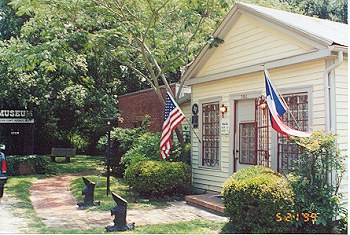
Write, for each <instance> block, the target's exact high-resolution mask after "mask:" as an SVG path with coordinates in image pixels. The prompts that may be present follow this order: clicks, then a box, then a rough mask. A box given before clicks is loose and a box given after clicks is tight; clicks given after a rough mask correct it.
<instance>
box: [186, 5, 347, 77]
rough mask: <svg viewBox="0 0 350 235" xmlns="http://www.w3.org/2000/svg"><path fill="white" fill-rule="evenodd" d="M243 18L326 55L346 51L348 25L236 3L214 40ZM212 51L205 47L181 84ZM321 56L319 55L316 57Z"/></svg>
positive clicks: (215, 33)
mask: <svg viewBox="0 0 350 235" xmlns="http://www.w3.org/2000/svg"><path fill="white" fill-rule="evenodd" d="M242 14H243V15H247V16H249V17H252V18H254V19H255V20H257V21H258V22H264V23H265V24H268V25H270V26H271V27H278V28H279V29H280V30H283V31H285V32H290V33H291V34H292V35H295V36H296V35H299V36H298V37H300V38H304V40H306V41H307V42H308V43H310V45H313V46H315V47H316V48H318V49H319V50H320V49H326V50H327V51H331V50H332V48H333V46H339V47H342V48H345V49H346V50H347V46H348V25H347V24H342V23H337V22H333V21H329V20H324V19H319V18H314V17H309V16H304V15H300V14H296V13H290V12H286V11H281V10H276V9H271V8H266V7H261V6H256V5H252V4H246V3H236V4H235V5H234V6H233V7H232V9H231V10H230V12H229V13H228V14H227V16H226V17H225V18H224V20H223V21H222V22H221V24H220V25H219V27H218V28H217V29H216V31H215V32H214V34H213V35H214V36H215V37H219V38H224V37H225V34H226V33H227V32H228V31H229V30H230V29H231V28H232V25H233V24H234V23H235V22H236V21H237V19H238V18H239V16H240V15H242ZM224 43H225V42H224ZM219 47H220V45H219ZM215 49H216V48H212V49H210V47H209V45H208V44H206V45H205V46H204V47H203V49H202V50H201V52H200V53H199V55H198V56H197V57H196V58H195V60H194V61H193V62H192V63H191V65H190V66H189V67H188V69H187V70H186V71H185V73H184V74H183V76H182V78H181V80H187V79H188V78H191V77H192V76H193V74H195V73H196V72H197V71H198V69H199V68H200V67H201V66H202V65H203V63H205V61H207V60H208V58H209V57H210V55H212V54H213V53H214V51H215ZM320 54H321V51H320V53H319V54H318V55H320ZM259 67H260V66H259ZM188 84H190V83H188Z"/></svg>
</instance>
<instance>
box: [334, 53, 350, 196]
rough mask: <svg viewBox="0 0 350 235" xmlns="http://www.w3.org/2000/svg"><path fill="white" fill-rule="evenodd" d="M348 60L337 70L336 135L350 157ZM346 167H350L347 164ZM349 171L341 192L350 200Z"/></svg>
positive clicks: (340, 145) (341, 146)
mask: <svg viewBox="0 0 350 235" xmlns="http://www.w3.org/2000/svg"><path fill="white" fill-rule="evenodd" d="M348 85H349V84H348V60H347V59H346V60H344V62H343V63H342V64H341V66H339V67H338V68H337V69H336V70H335V87H336V89H335V92H336V133H337V134H338V135H339V138H338V144H339V147H340V148H341V149H346V151H345V152H344V155H346V156H348V155H349V152H348V148H349V147H348V128H349V126H348V121H349V117H348ZM346 167H348V165H347V164H346ZM347 189H348V171H346V174H345V175H344V178H343V180H342V184H341V187H340V192H342V193H343V194H344V198H348V195H349V194H348V190H347Z"/></svg>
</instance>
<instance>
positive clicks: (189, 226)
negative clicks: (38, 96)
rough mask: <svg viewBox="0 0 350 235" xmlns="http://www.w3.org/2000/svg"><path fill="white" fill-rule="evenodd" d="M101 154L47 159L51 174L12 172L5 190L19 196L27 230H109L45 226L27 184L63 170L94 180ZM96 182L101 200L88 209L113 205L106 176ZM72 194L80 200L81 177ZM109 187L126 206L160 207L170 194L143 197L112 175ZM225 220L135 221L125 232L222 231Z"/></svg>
mask: <svg viewBox="0 0 350 235" xmlns="http://www.w3.org/2000/svg"><path fill="white" fill-rule="evenodd" d="M103 160H104V158H102V157H89V156H77V157H74V158H72V159H71V163H51V162H50V163H48V165H49V167H48V168H49V170H50V172H51V173H50V174H47V175H30V176H11V177H9V180H8V182H7V183H6V185H5V187H6V188H5V194H8V195H11V196H14V197H16V198H17V199H18V202H17V203H16V204H15V207H16V208H15V212H16V213H18V216H21V217H22V216H25V217H26V218H29V219H30V224H29V230H30V231H26V233H42V234H55V233H59V234H105V233H109V232H107V231H106V229H105V228H103V227H102V228H98V229H85V230H72V229H54V228H47V227H46V226H45V224H44V223H43V221H42V220H41V218H39V217H38V216H37V214H36V213H35V210H34V208H33V206H32V204H31V201H30V198H29V191H30V186H31V185H32V183H33V182H34V181H35V180H37V179H40V178H44V177H48V176H50V175H52V173H55V174H62V173H77V172H86V174H87V176H86V178H88V179H89V180H91V181H93V182H95V183H96V182H97V180H98V176H97V173H94V174H91V172H92V171H100V172H101V171H102V170H103V169H104V166H103ZM99 181H100V182H99V184H98V185H96V187H95V194H94V196H95V201H101V206H99V207H93V209H91V210H102V211H109V210H110V209H111V208H113V207H114V206H115V203H114V201H113V199H112V197H111V195H110V196H108V197H107V195H106V177H102V176H101V177H100V180H99ZM70 187H71V190H72V192H73V195H75V196H76V197H77V199H78V201H83V197H82V195H81V191H82V190H83V189H84V188H85V185H84V183H83V181H82V179H81V177H78V178H76V179H75V180H73V181H72V182H71V184H70ZM111 191H112V192H115V193H117V194H119V195H120V196H122V197H123V198H125V199H126V200H128V201H129V202H130V203H129V204H128V208H139V207H141V208H145V207H149V208H160V207H166V206H168V204H167V202H168V201H169V200H171V199H173V198H167V199H150V200H144V199H141V198H137V197H136V196H135V195H134V194H133V193H132V192H131V191H130V190H129V188H128V186H127V185H126V184H125V183H124V181H123V180H122V179H115V178H114V177H111ZM223 226H224V223H218V222H212V221H208V220H192V221H186V222H176V223H166V224H155V225H142V226H138V225H137V224H136V228H135V230H131V231H125V232H114V233H125V234H130V233H131V234H175V233H177V234H217V233H219V232H220V231H221V228H222V227H223Z"/></svg>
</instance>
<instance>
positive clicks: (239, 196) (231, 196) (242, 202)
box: [222, 166, 294, 233]
mask: <svg viewBox="0 0 350 235" xmlns="http://www.w3.org/2000/svg"><path fill="white" fill-rule="evenodd" d="M222 194H223V203H224V205H225V214H226V215H227V216H228V217H229V219H230V220H229V223H228V224H227V225H225V227H224V228H223V232H224V233H290V232H291V231H293V226H292V224H293V223H291V222H286V221H285V219H283V220H282V221H279V222H278V221H277V220H278V218H277V217H276V214H277V213H281V217H283V218H285V217H286V215H287V213H293V212H292V209H293V200H294V193H293V191H292V189H291V187H290V185H289V183H288V181H287V179H285V178H284V177H282V176H281V175H280V174H278V173H277V172H275V171H273V170H272V169H270V168H265V167H262V166H254V167H249V168H246V169H242V170H240V171H238V172H237V173H235V174H234V175H233V176H231V178H230V179H228V180H227V181H226V182H225V184H224V187H223V192H222Z"/></svg>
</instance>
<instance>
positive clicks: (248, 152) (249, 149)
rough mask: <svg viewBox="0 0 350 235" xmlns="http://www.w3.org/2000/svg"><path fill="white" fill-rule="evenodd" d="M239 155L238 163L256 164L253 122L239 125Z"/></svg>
mask: <svg viewBox="0 0 350 235" xmlns="http://www.w3.org/2000/svg"><path fill="white" fill-rule="evenodd" d="M239 131H240V135H239V136H240V155H239V158H240V159H239V162H240V163H245V164H256V127H255V122H249V123H240V124H239Z"/></svg>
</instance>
